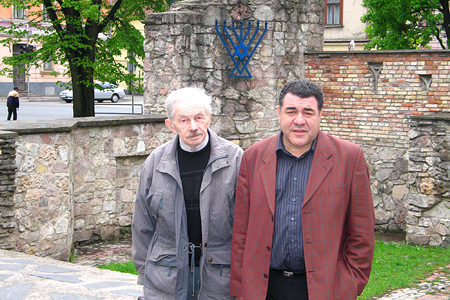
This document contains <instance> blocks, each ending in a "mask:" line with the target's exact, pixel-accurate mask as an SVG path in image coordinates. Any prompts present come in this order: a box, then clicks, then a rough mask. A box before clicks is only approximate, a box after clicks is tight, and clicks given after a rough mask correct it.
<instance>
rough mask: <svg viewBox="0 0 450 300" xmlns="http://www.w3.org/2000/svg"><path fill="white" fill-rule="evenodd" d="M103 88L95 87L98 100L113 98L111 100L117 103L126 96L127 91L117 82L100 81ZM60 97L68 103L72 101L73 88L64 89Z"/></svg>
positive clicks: (95, 96) (95, 98)
mask: <svg viewBox="0 0 450 300" xmlns="http://www.w3.org/2000/svg"><path fill="white" fill-rule="evenodd" d="M97 84H98V85H100V86H101V87H102V88H103V89H102V90H100V89H97V88H95V89H94V100H97V101H98V102H100V103H101V102H103V100H111V102H113V103H116V102H117V101H119V99H122V98H124V97H125V91H124V89H123V88H121V87H118V86H117V85H115V84H112V83H108V82H100V83H97ZM59 97H60V98H61V100H64V101H66V102H67V103H71V102H72V101H73V91H72V90H64V91H62V92H61V93H59Z"/></svg>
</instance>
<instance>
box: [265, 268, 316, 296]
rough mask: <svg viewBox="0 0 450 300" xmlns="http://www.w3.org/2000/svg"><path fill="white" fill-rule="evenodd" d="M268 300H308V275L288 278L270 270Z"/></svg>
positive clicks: (279, 272)
mask: <svg viewBox="0 0 450 300" xmlns="http://www.w3.org/2000/svg"><path fill="white" fill-rule="evenodd" d="M266 300H308V285H307V281H306V274H302V275H297V274H296V275H294V276H290V277H287V276H285V275H283V273H282V272H281V271H277V270H270V273H269V287H268V289H267V296H266Z"/></svg>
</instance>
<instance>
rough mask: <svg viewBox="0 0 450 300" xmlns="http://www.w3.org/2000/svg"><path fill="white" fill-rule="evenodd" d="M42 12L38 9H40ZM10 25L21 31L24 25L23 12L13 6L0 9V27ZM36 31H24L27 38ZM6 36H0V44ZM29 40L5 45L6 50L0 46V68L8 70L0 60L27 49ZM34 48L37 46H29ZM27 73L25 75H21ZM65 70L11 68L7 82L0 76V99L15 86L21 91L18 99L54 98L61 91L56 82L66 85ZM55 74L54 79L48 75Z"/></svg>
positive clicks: (53, 67) (47, 64) (43, 64)
mask: <svg viewBox="0 0 450 300" xmlns="http://www.w3.org/2000/svg"><path fill="white" fill-rule="evenodd" d="M40 9H42V7H41V8H40ZM11 23H14V24H23V26H24V27H26V26H28V24H27V11H26V10H23V9H18V8H16V7H15V6H10V7H2V6H0V26H2V27H9V26H10V25H11ZM36 31H37V29H36V28H32V27H30V28H28V32H29V33H30V35H31V34H33V33H35V32H36ZM8 37H10V36H8V35H5V34H2V33H0V41H3V40H4V39H6V38H8ZM28 43H29V40H28V39H27V38H23V39H22V40H21V41H20V42H19V43H17V44H12V43H9V45H8V46H4V45H3V43H2V44H1V45H0V58H1V59H2V60H1V61H0V68H1V69H4V68H11V67H10V66H8V65H5V64H4V63H3V58H4V57H8V56H15V55H18V54H20V53H21V51H24V48H25V47H26V46H27V45H28ZM33 46H34V47H38V48H39V45H33ZM26 70H28V72H25V71H26ZM66 71H67V70H66V69H65V68H64V67H63V66H61V65H57V64H55V63H53V62H52V61H49V62H41V63H40V65H39V66H38V67H35V66H27V65H22V66H19V67H14V70H13V73H14V77H13V78H11V77H9V76H6V75H0V96H5V95H7V94H8V92H9V91H11V90H12V89H13V87H15V86H18V87H19V88H20V90H21V95H27V94H28V95H39V96H55V95H58V94H59V92H60V91H61V90H63V89H64V87H61V86H60V85H59V84H58V82H68V81H70V79H69V77H68V76H67V75H65V73H66ZM53 72H56V73H57V74H58V75H57V76H53V75H51V74H52V73H53Z"/></svg>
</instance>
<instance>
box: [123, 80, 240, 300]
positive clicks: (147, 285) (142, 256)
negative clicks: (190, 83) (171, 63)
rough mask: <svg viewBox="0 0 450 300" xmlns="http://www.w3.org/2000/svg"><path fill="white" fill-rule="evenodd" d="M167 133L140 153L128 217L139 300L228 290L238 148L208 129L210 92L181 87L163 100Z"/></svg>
mask: <svg viewBox="0 0 450 300" xmlns="http://www.w3.org/2000/svg"><path fill="white" fill-rule="evenodd" d="M166 111H167V115H168V119H167V120H166V126H167V127H168V128H169V129H170V130H171V131H172V132H173V133H175V136H174V138H173V139H172V140H171V141H170V142H168V143H166V144H164V145H162V146H160V147H158V148H157V149H156V150H154V151H153V152H152V153H151V154H150V156H149V157H148V158H147V159H146V161H145V163H144V165H143V168H142V172H141V177H140V182H139V186H138V190H137V195H136V203H135V211H134V216H133V223H132V233H133V251H132V252H133V259H134V264H135V266H136V269H137V270H138V273H139V275H138V284H143V285H144V298H145V300H168V299H176V300H186V299H203V300H214V299H217V300H219V299H220V300H224V299H234V297H230V296H229V293H230V259H231V236H232V227H233V212H234V194H235V189H236V181H237V175H238V171H239V165H240V161H241V157H242V152H243V151H242V149H241V148H240V147H239V146H237V145H235V144H234V143H232V142H229V141H227V140H225V139H223V138H221V137H219V136H218V135H217V134H216V133H215V132H214V131H212V130H211V129H209V126H210V123H211V97H209V96H207V95H206V94H205V91H204V90H202V89H198V88H183V89H180V90H177V91H174V92H172V93H170V95H169V96H168V97H167V99H166Z"/></svg>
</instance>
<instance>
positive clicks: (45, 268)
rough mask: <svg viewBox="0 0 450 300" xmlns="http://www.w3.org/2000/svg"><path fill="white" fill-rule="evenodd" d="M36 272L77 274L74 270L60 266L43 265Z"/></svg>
mask: <svg viewBox="0 0 450 300" xmlns="http://www.w3.org/2000/svg"><path fill="white" fill-rule="evenodd" d="M35 271H38V272H43V273H69V272H76V270H74V269H67V268H63V267H58V266H52V265H42V266H38V267H37V268H36V269H35Z"/></svg>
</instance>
